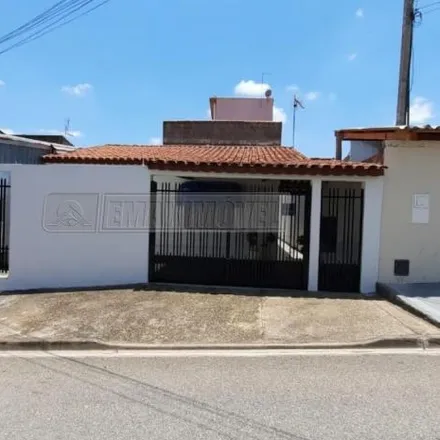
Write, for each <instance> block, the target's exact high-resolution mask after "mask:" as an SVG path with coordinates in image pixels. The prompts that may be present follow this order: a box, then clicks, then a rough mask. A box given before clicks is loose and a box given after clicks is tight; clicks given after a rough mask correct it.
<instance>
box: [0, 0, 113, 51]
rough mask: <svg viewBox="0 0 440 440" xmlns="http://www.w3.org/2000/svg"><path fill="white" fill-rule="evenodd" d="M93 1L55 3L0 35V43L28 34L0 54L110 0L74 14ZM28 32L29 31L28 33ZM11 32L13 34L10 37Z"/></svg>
mask: <svg viewBox="0 0 440 440" xmlns="http://www.w3.org/2000/svg"><path fill="white" fill-rule="evenodd" d="M95 1H96V0H62V1H60V2H58V3H56V4H55V5H54V6H52V7H51V8H49V9H48V10H46V11H45V12H43V13H42V14H40V15H39V16H37V17H38V20H37V17H35V18H34V19H32V20H30V21H29V22H28V23H25V24H24V25H23V26H20V28H17V29H16V30H14V31H13V32H10V33H9V34H8V35H5V36H4V37H1V38H0V43H5V42H7V41H9V40H11V39H16V38H17V37H20V36H23V35H25V34H28V35H27V36H24V37H23V38H22V39H20V40H19V41H17V42H15V43H13V44H11V45H10V46H8V47H6V48H5V49H3V50H0V55H2V54H4V53H6V52H9V51H11V50H12V49H15V48H18V47H21V46H23V45H25V44H27V43H30V42H32V41H35V40H38V39H40V38H42V37H43V36H45V35H47V34H49V33H52V32H54V31H55V30H57V29H59V28H61V27H64V26H66V25H67V24H69V23H72V22H73V21H75V20H77V19H79V18H81V17H84V16H85V15H88V14H90V13H91V12H93V11H95V10H96V9H98V8H100V7H101V6H103V5H105V4H106V3H109V2H110V0H102V1H101V2H99V3H98V4H96V5H95V6H93V7H91V8H89V9H87V10H85V11H83V12H81V13H79V14H76V15H75V13H77V12H80V11H81V10H82V9H84V8H85V7H86V6H89V5H90V6H91V3H93V2H95ZM69 17H71V18H69ZM46 23H49V24H46ZM45 24H46V25H45ZM44 25H45V26H44ZM29 32H31V33H30V34H29ZM11 34H14V35H13V36H12V37H10V35H11Z"/></svg>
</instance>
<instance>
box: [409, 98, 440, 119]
mask: <svg viewBox="0 0 440 440" xmlns="http://www.w3.org/2000/svg"><path fill="white" fill-rule="evenodd" d="M409 115H410V118H409V119H410V123H411V124H426V123H427V122H428V121H430V120H431V119H432V118H433V117H434V103H433V102H432V101H430V100H429V99H426V98H423V97H422V96H416V97H415V98H414V100H413V102H412V104H411V106H410V109H409Z"/></svg>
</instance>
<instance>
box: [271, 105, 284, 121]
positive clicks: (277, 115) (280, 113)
mask: <svg viewBox="0 0 440 440" xmlns="http://www.w3.org/2000/svg"><path fill="white" fill-rule="evenodd" d="M273 120H274V121H276V122H282V123H285V122H286V121H287V115H286V112H285V111H284V109H282V108H280V107H277V106H276V105H274V107H273Z"/></svg>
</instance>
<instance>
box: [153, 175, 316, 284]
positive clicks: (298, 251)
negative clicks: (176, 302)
mask: <svg viewBox="0 0 440 440" xmlns="http://www.w3.org/2000/svg"><path fill="white" fill-rule="evenodd" d="M185 185H187V183H170V182H166V183H162V182H154V181H153V182H152V187H151V194H152V204H151V229H150V280H151V281H152V282H167V283H183V284H199V285H219V286H243V287H245V286H249V287H267V288H287V289H307V280H308V260H309V225H310V197H311V190H310V188H311V187H310V182H307V181H298V182H296V181H289V182H286V183H282V182H281V183H279V182H276V185H274V183H271V184H265V183H261V184H252V185H250V184H248V185H243V186H242V188H241V189H237V187H236V186H235V187H234V188H235V189H233V190H232V191H234V193H232V194H229V196H228V197H229V199H230V198H232V199H234V201H237V200H239V201H244V202H245V203H244V205H242V204H241V203H238V204H234V203H232V204H230V205H228V206H229V208H228V209H226V211H225V212H222V215H224V216H226V225H227V227H226V228H224V227H218V225H213V224H211V223H209V222H208V223H206V222H205V223H202V224H197V225H196V227H194V224H192V223H194V219H195V218H196V217H197V215H198V214H200V210H205V214H207V213H208V214H209V209H208V211H206V206H202V205H203V203H202V204H201V205H199V207H198V208H196V205H197V203H195V201H196V202H197V200H196V199H197V197H198V198H199V199H200V197H201V199H203V196H204V194H205V193H204V191H205V190H202V192H200V189H199V191H198V192H197V196H196V199H194V197H193V199H191V197H189V196H188V192H185V191H183V190H184V189H185ZM202 187H203V186H202ZM205 188H206V187H205ZM207 191H208V192H209V190H207ZM217 191H218V190H217ZM228 191H229V192H230V191H231V186H230V185H229V187H228ZM189 195H191V194H189ZM254 199H255V200H257V201H258V203H257V205H258V208H259V210H260V211H261V208H262V207H263V208H264V209H263V210H264V211H267V212H265V219H266V220H265V221H264V222H262V223H258V224H256V222H255V218H256V216H257V215H259V214H261V212H257V213H254V214H255V215H254V214H252V211H249V210H247V211H246V209H245V210H244V211H243V210H240V206H248V204H246V203H247V202H248V201H251V202H252V203H253V201H254ZM216 200H217V202H216V203H217V204H220V205H221V206H222V207H223V208H225V207H226V206H227V205H226V204H225V203H223V202H224V201H225V200H226V199H225V200H223V199H219V198H218V197H217V199H216ZM219 200H220V202H219ZM198 201H200V200H198ZM252 203H251V205H252ZM205 205H206V204H205ZM217 208H218V206H217ZM197 209H199V211H197ZM212 209H214V208H212ZM243 212H244V213H245V214H247V215H248V216H247V217H246V215H245V216H244V218H245V221H244V222H243V221H242V222H241V223H240V225H239V226H240V227H236V225H237V215H238V214H241V215H243ZM249 214H251V215H249ZM206 218H207V217H206V215H205V220H206ZM228 222H229V223H228ZM246 222H247V223H246ZM231 225H232V226H233V227H231ZM243 226H244V227H243Z"/></svg>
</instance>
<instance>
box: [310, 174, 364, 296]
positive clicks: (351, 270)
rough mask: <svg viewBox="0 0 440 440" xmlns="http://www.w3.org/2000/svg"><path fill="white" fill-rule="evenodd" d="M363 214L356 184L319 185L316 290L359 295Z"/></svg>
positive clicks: (360, 192) (360, 187)
mask: <svg viewBox="0 0 440 440" xmlns="http://www.w3.org/2000/svg"><path fill="white" fill-rule="evenodd" d="M363 211H364V190H363V188H362V186H361V184H360V183H359V184H356V183H355V184H348V183H347V184H344V183H341V182H334V183H332V182H323V184H322V201H321V232H320V249H319V283H318V287H319V290H325V291H333V292H359V290H360V278H361V250H362V223H363Z"/></svg>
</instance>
